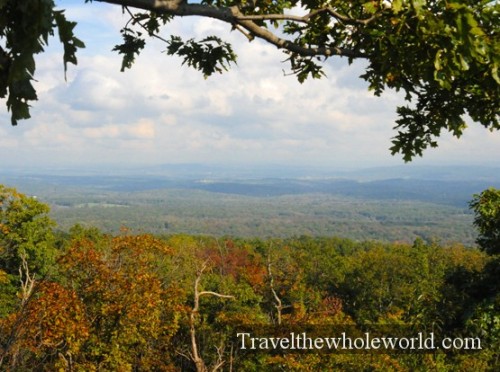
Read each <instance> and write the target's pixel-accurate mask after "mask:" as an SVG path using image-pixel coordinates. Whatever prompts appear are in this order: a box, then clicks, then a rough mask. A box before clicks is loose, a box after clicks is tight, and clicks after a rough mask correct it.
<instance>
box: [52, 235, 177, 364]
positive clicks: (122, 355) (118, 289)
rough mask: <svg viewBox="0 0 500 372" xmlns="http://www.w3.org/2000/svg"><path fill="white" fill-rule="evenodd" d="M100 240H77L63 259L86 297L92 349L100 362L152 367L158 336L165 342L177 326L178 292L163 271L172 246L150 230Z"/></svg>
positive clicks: (74, 283) (69, 276) (71, 279)
mask: <svg viewBox="0 0 500 372" xmlns="http://www.w3.org/2000/svg"><path fill="white" fill-rule="evenodd" d="M100 243H102V244H101V247H100V248H97V247H96V246H95V244H94V243H92V242H90V241H88V240H80V241H75V242H73V245H72V246H71V247H70V249H69V250H68V252H67V254H66V255H64V257H62V258H61V259H60V260H59V263H60V266H61V268H62V271H63V274H64V276H65V277H66V278H67V280H68V282H69V283H70V284H71V285H72V286H73V288H75V290H76V292H77V293H78V295H79V296H80V297H81V298H82V299H84V302H85V312H86V315H87V317H88V319H89V322H90V324H91V325H90V331H89V332H90V334H91V344H89V345H88V347H90V349H89V350H87V352H91V353H90V354H91V359H93V360H94V361H95V363H97V362H98V361H99V360H101V362H99V363H100V364H99V366H100V368H105V369H106V368H110V369H122V368H125V369H126V368H129V367H130V368H146V369H147V367H146V365H149V363H150V362H151V360H150V359H151V358H152V355H153V354H155V353H156V352H157V351H155V347H156V346H157V343H158V340H162V343H163V345H162V346H161V347H162V348H163V347H164V345H168V343H169V342H170V339H171V337H172V336H173V335H174V333H175V332H176V331H177V318H178V315H176V313H177V309H176V308H175V303H176V298H175V297H173V298H172V297H170V296H173V295H176V294H178V293H176V292H175V291H172V290H171V289H170V288H165V287H164V286H163V285H162V282H161V280H160V277H159V276H158V271H159V267H158V263H159V262H161V260H162V258H164V257H165V256H168V255H169V254H170V249H169V248H168V246H167V245H166V244H165V243H164V242H163V241H161V240H159V239H157V238H154V237H153V236H150V235H139V236H128V235H123V236H118V237H115V238H112V239H108V240H107V241H104V242H100ZM172 324H173V326H172ZM110 345H113V348H110ZM155 345H156V346H155ZM87 358H89V355H88V356H87ZM102 360H104V361H105V362H102Z"/></svg>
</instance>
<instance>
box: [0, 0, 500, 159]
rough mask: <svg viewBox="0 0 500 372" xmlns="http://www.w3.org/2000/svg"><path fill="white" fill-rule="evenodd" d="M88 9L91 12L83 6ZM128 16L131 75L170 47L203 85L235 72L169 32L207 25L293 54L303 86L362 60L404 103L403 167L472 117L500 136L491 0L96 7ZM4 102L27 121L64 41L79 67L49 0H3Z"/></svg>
mask: <svg viewBox="0 0 500 372" xmlns="http://www.w3.org/2000/svg"><path fill="white" fill-rule="evenodd" d="M85 2H92V0H86V1H85ZM94 2H106V3H110V4H115V5H118V6H122V7H123V9H124V11H125V12H126V13H127V14H128V15H129V16H130V19H129V20H128V21H127V22H126V24H125V25H124V26H123V28H122V30H121V34H122V37H123V42H122V43H121V44H120V45H116V46H115V47H114V50H115V51H116V52H118V53H119V54H121V55H122V56H123V63H122V70H125V69H127V68H130V67H132V65H133V63H134V60H135V58H136V57H137V56H138V55H139V54H140V52H141V50H142V49H143V48H144V47H145V44H146V40H147V39H148V38H157V39H160V40H162V41H164V42H165V44H166V52H167V54H169V55H178V56H180V57H181V58H182V59H183V63H184V64H187V65H189V66H192V67H193V68H195V69H197V70H200V71H201V72H202V73H203V74H204V75H205V76H210V75H212V74H214V73H216V72H223V71H225V70H227V69H229V67H230V65H231V64H234V63H235V62H236V58H237V56H236V54H235V52H234V51H233V48H232V46H231V45H230V44H229V43H227V42H226V41H224V40H223V39H221V37H220V36H218V35H213V36H209V37H206V38H204V39H202V40H194V39H188V40H184V39H182V38H181V37H179V36H176V35H171V34H169V30H168V23H169V22H170V21H171V20H172V19H174V18H176V17H186V16H198V17H208V18H213V19H216V20H219V21H221V22H224V23H227V24H228V30H236V31H239V32H241V34H242V35H243V37H242V40H243V41H245V40H248V41H252V40H253V39H255V38H258V39H261V40H264V41H265V42H268V43H270V44H272V45H275V46H276V47H277V48H279V49H281V50H282V51H283V52H284V53H285V55H286V61H287V62H288V63H289V69H290V72H291V74H294V75H296V77H297V79H298V80H299V81H300V82H303V81H304V80H305V79H307V78H311V77H312V78H321V77H323V76H324V75H325V74H324V71H323V68H324V65H325V63H326V62H327V61H328V60H329V59H331V58H334V57H344V58H347V59H348V61H349V62H352V61H354V60H356V59H362V60H365V61H366V70H365V72H364V73H363V74H362V75H361V76H360V77H361V78H362V79H364V80H365V81H367V82H368V83H369V89H370V90H372V91H373V92H374V94H375V95H377V96H379V95H381V94H382V93H383V92H384V91H385V90H388V89H389V90H395V91H402V93H403V94H404V97H405V100H406V104H405V105H402V106H399V107H397V113H398V119H397V120H396V123H395V126H394V130H395V132H396V134H395V136H394V138H393V141H392V144H393V145H392V147H391V152H392V153H393V154H396V153H400V154H401V155H402V156H403V158H404V160H405V161H410V160H412V159H413V158H414V157H415V156H421V155H422V153H423V150H425V149H426V148H428V147H436V146H437V138H438V137H439V136H440V135H441V134H442V132H443V131H448V132H451V133H452V134H453V135H454V136H456V137H460V136H461V135H462V133H463V131H464V129H465V128H466V126H467V125H466V120H467V118H468V117H470V118H471V119H472V121H474V122H477V123H479V124H481V125H482V126H484V127H485V128H488V129H490V130H498V129H500V123H499V109H498V107H500V98H499V96H500V95H499V93H500V78H499V74H498V66H499V64H500V54H499V49H500V46H499V45H500V43H499V38H498V24H499V23H500V22H499V9H500V4H498V2H496V1H489V0H480V1H478V0H446V1H445V0H433V1H431V0H411V1H410V0H392V1H387V0H373V1H367V0H355V1H348V2H346V1H340V0H324V1H318V0H315V1H310V0H303V1H298V0H273V1H269V0H252V1H250V0H201V1H197V2H190V1H187V0H94ZM0 10H1V13H0V14H1V15H0V97H6V98H7V100H6V104H7V108H8V110H10V112H11V122H12V124H13V125H16V124H17V122H18V120H21V119H27V118H29V117H30V112H29V108H30V102H32V101H35V100H37V94H36V91H35V89H34V87H33V85H32V81H33V79H34V77H35V70H36V64H35V59H34V56H35V55H36V54H38V53H41V52H43V51H44V47H45V46H46V45H47V43H48V41H49V36H51V35H53V34H55V32H56V31H57V32H58V35H59V39H60V41H61V42H62V44H63V46H64V57H63V62H64V68H65V69H66V67H67V64H68V63H72V64H76V63H77V56H76V55H77V51H78V49H79V48H83V47H84V43H83V42H82V41H81V40H80V39H78V38H77V37H76V36H75V34H74V33H73V29H74V27H75V25H76V23H75V22H72V21H69V20H67V19H66V17H65V14H64V10H59V9H56V7H55V4H54V1H52V0H43V1H40V0H25V1H22V2H19V1H17V0H0Z"/></svg>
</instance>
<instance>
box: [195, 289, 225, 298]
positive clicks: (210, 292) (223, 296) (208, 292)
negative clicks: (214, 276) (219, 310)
mask: <svg viewBox="0 0 500 372" xmlns="http://www.w3.org/2000/svg"><path fill="white" fill-rule="evenodd" d="M205 295H212V296H215V297H220V298H230V299H233V298H234V296H231V295H224V294H220V293H217V292H212V291H202V292H199V293H198V296H200V297H201V296H205Z"/></svg>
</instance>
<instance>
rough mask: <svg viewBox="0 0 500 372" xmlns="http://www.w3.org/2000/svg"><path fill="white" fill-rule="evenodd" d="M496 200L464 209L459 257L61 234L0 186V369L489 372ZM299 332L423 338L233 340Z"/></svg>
mask: <svg viewBox="0 0 500 372" xmlns="http://www.w3.org/2000/svg"><path fill="white" fill-rule="evenodd" d="M495 198H496V199H495ZM499 200H500V198H499V197H498V192H496V191H495V190H493V189H491V190H489V191H485V192H483V193H482V194H481V195H478V196H476V199H475V202H472V203H471V207H472V208H473V209H474V211H475V213H476V219H475V220H474V221H475V222H474V223H475V224H476V227H478V230H479V237H480V239H479V240H478V242H479V245H480V247H476V246H474V247H470V246H469V247H466V246H464V245H462V244H460V243H453V244H452V243H449V244H448V243H439V242H438V241H425V240H423V239H420V238H417V239H415V240H414V241H413V242H409V243H406V242H383V241H375V240H360V241H355V240H352V239H347V238H340V237H307V236H301V237H288V238H272V237H269V238H238V237H236V236H232V237H230V236H202V235H188V234H168V235H167V234H161V235H160V234H154V235H153V234H149V233H142V234H138V233H135V232H131V231H129V230H127V229H125V228H123V229H122V231H121V232H119V233H107V232H104V231H102V230H100V229H99V228H98V227H89V226H82V225H80V224H75V225H73V226H72V227H71V228H70V229H68V230H63V229H60V228H58V226H57V224H56V223H55V222H54V221H53V220H52V218H51V217H50V215H49V212H50V208H49V206H48V205H47V204H45V203H43V202H41V201H39V200H37V199H36V198H34V197H32V196H27V195H25V194H22V193H20V192H18V191H16V190H15V189H13V188H8V187H4V186H1V187H0V230H1V235H0V300H1V301H0V303H1V306H0V369H2V370H8V371H27V370H33V371H54V370H68V371H177V370H183V371H208V370H214V371H215V370H220V371H284V370H285V371H320V370H324V371H326V370H345V371H373V370H381V371H389V370H393V371H419V370H420V371H428V370H439V371H448V370H450V371H471V370H476V371H486V370H492V371H493V370H497V368H498V366H499V350H500V344H499V342H500V325H499V304H500V302H499V298H500V297H499V295H498V293H499V287H498V267H499V258H498V253H499V252H498V225H499V224H498V220H499V216H500V213H499V209H500V208H499V205H500V204H499ZM495 208H496V209H495ZM495 211H496V212H495ZM495 213H496V214H495ZM495 218H496V220H495ZM495 221H496V222H495ZM495 223H496V225H495ZM495 239H496V240H495ZM306 331H307V332H308V335H310V336H311V337H313V335H316V336H318V337H339V336H340V335H341V334H342V333H344V334H346V335H348V336H351V337H353V338H354V337H359V338H362V337H365V335H368V334H369V335H371V336H375V335H379V336H380V335H383V336H399V337H403V338H404V337H406V338H412V337H415V336H416V335H417V334H418V335H420V336H421V337H425V338H426V339H427V338H428V337H431V336H432V338H433V341H434V340H435V342H433V345H432V346H434V347H433V348H430V349H425V350H422V348H420V349H416V348H413V349H412V348H408V347H407V348H405V347H404V345H403V347H401V345H400V347H399V349H398V348H396V349H395V350H387V349H383V348H381V349H378V348H375V347H373V348H371V349H368V350H367V349H361V350H357V349H356V347H351V348H350V349H349V348H347V349H344V350H325V349H326V348H315V349H314V350H289V349H287V348H272V347H270V346H269V345H267V347H265V346H266V345H263V344H261V343H258V346H259V347H258V348H256V349H251V347H250V345H251V344H247V345H246V346H247V347H246V348H242V342H243V340H242V338H241V334H242V333H244V334H248V335H254V336H255V335H260V337H273V336H274V337H278V336H279V335H282V336H283V335H290V334H297V335H301V334H303V332H306ZM238 334H239V335H240V336H238ZM245 337H246V336H245ZM248 337H250V336H248ZM256 337H258V336H256ZM444 339H447V340H448V341H449V342H452V341H453V343H452V345H453V347H451V346H450V347H449V348H446V347H440V345H444V344H440V340H444ZM261 340H262V339H261ZM282 346H283V345H282ZM288 346H289V345H288ZM426 346H429V345H426Z"/></svg>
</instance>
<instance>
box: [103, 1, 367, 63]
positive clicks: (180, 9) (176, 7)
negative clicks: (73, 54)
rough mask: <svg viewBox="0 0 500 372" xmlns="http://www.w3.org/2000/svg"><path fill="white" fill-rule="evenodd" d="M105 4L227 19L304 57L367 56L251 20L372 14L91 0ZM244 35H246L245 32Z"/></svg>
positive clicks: (306, 19)
mask: <svg viewBox="0 0 500 372" xmlns="http://www.w3.org/2000/svg"><path fill="white" fill-rule="evenodd" d="M95 1H98V2H104V3H109V4H115V5H121V6H124V7H132V8H137V9H143V10H149V11H152V12H156V13H160V14H170V15H173V16H180V17H185V16H200V17H206V18H213V19H217V20H219V21H222V22H225V23H229V24H231V25H232V26H233V27H234V26H235V25H239V26H240V27H241V28H243V29H245V30H247V31H248V32H249V33H250V34H251V35H254V36H255V37H258V38H260V39H263V40H265V41H267V42H268V43H270V44H272V45H275V46H276V47H278V48H279V49H285V50H288V51H290V52H292V53H296V54H298V55H301V56H304V57H311V56H325V57H329V56H333V55H338V56H345V57H350V58H367V55H366V54H365V53H362V52H360V51H356V50H351V49H346V48H340V47H338V46H328V45H327V46H303V45H299V44H297V43H294V42H292V41H290V40H287V39H284V38H282V37H279V36H277V35H276V34H274V33H272V32H271V31H269V30H268V29H267V28H265V27H262V26H259V25H258V24H256V23H255V22H254V20H260V21H261V20H279V19H282V20H293V21H296V22H306V23H307V22H308V20H309V19H310V18H311V17H313V16H315V15H317V14H318V13H321V12H328V13H330V14H331V15H332V16H333V17H335V18H336V19H338V20H341V21H344V22H350V23H353V24H356V23H357V24H367V23H369V22H371V20H372V19H374V17H375V16H373V17H371V18H368V19H366V20H356V19H351V18H349V17H346V16H343V15H341V14H339V13H337V12H336V11H335V10H334V9H333V8H322V9H319V10H317V11H314V12H311V13H309V14H307V15H305V16H302V17H300V16H292V15H282V14H263V15H256V16H255V17H254V16H247V15H245V14H243V13H242V12H241V10H240V9H239V7H238V6H232V7H214V6H208V5H202V4H189V3H187V2H186V1H184V0H95ZM247 37H248V36H247Z"/></svg>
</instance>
